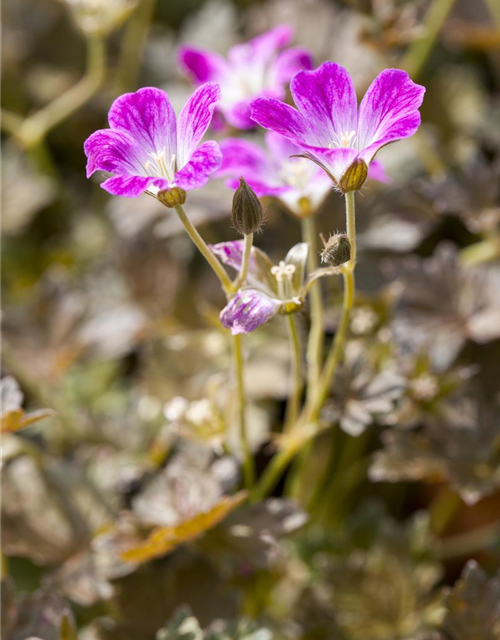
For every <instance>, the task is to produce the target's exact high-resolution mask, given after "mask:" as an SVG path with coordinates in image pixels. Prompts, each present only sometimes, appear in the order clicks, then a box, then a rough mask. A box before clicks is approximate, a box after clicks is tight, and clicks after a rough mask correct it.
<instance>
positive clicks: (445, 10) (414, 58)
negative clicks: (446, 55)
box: [401, 0, 455, 80]
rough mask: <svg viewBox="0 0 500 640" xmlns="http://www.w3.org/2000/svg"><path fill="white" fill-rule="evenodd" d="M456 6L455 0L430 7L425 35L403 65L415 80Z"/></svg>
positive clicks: (412, 48)
mask: <svg viewBox="0 0 500 640" xmlns="http://www.w3.org/2000/svg"><path fill="white" fill-rule="evenodd" d="M454 4H455V0H435V1H434V2H433V4H432V5H431V6H430V9H429V10H428V12H427V15H426V16H425V18H424V29H425V35H424V36H423V37H422V38H418V39H417V40H415V42H414V43H413V44H412V45H411V46H410V47H409V49H408V51H407V52H406V55H405V57H404V58H403V60H402V63H401V67H402V68H403V69H406V70H407V71H408V73H409V74H410V76H411V77H412V78H413V80H415V79H416V78H417V77H418V76H419V75H420V73H421V72H422V70H423V68H424V66H425V64H426V62H427V60H428V59H429V56H430V54H431V52H432V49H433V48H434V45H435V44H436V41H437V39H438V36H439V34H440V32H441V29H442V27H443V25H444V23H445V22H446V19H447V17H448V16H449V14H450V11H451V10H452V8H453V5H454Z"/></svg>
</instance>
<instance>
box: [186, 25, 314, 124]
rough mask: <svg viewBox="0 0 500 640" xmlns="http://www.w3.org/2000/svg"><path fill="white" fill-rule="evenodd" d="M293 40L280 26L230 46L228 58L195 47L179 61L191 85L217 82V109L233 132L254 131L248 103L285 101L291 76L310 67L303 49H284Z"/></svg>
mask: <svg viewBox="0 0 500 640" xmlns="http://www.w3.org/2000/svg"><path fill="white" fill-rule="evenodd" d="M292 38H293V31H292V29H291V28H290V27H288V26H287V25H280V26H278V27H276V28H274V29H271V30H270V31H268V32H267V33H263V34H262V35H260V36H258V37H257V38H254V39H253V40H249V41H248V42H246V43H244V44H238V45H236V46H234V47H231V48H230V49H229V51H228V54H227V58H224V57H223V56H221V55H219V54H218V53H215V52H214V51H208V50H205V49H200V48H198V47H191V46H183V47H180V49H179V54H178V61H179V67H180V69H181V71H182V72H183V73H184V74H186V75H187V76H188V77H189V78H190V79H191V80H193V82H195V83H196V84H200V83H203V82H207V80H211V81H214V82H217V83H219V85H220V87H221V89H222V100H221V101H220V103H219V105H218V107H217V109H218V110H219V111H220V113H221V114H222V115H223V117H224V118H225V120H226V122H227V123H228V124H229V125H231V126H232V127H235V128H236V129H253V128H255V122H254V121H253V120H252V119H251V117H250V102H251V101H252V100H253V99H254V98H257V97H259V96H274V97H275V98H284V97H285V93H286V87H287V85H288V83H289V82H290V79H291V78H292V76H293V75H294V74H295V73H296V72H297V71H299V70H300V69H310V68H311V67H312V57H311V54H310V53H309V51H307V50H306V49H304V48H303V47H290V48H286V47H287V45H288V44H290V41H291V40H292Z"/></svg>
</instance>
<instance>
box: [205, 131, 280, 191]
mask: <svg viewBox="0 0 500 640" xmlns="http://www.w3.org/2000/svg"><path fill="white" fill-rule="evenodd" d="M220 147H221V151H222V156H223V159H222V164H221V167H220V169H219V171H218V172H217V177H221V178H222V177H226V176H229V177H231V178H233V180H232V181H231V182H230V183H229V186H231V188H237V187H238V186H239V178H240V177H243V178H245V180H246V182H247V183H248V184H249V185H250V186H251V187H252V189H254V191H255V192H256V194H257V195H258V196H259V197H261V196H266V195H277V194H279V193H281V192H282V191H283V190H284V189H285V187H284V186H283V184H282V180H281V179H280V176H279V175H278V166H279V165H277V164H275V163H273V162H271V159H270V158H269V157H268V156H267V154H266V153H265V151H264V149H262V147H260V146H259V145H258V144H255V143H254V142H249V141H247V140H242V139H241V138H226V139H225V140H222V142H221V145H220Z"/></svg>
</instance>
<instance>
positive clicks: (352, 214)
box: [308, 191, 356, 421]
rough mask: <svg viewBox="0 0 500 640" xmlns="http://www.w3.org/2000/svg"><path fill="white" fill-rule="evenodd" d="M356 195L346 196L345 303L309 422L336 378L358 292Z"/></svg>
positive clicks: (343, 272) (319, 408)
mask: <svg viewBox="0 0 500 640" xmlns="http://www.w3.org/2000/svg"><path fill="white" fill-rule="evenodd" d="M354 193H355V192H354V191H349V192H347V193H346V194H345V204H346V227H347V235H348V237H349V242H350V244H351V258H350V260H349V262H348V263H347V264H346V265H345V267H343V269H342V276H343V278H344V301H343V304H342V313H341V316H340V321H339V326H338V328H337V331H336V333H335V338H334V340H333V344H332V347H331V349H330V353H329V354H328V356H327V359H326V363H325V367H324V369H323V372H322V374H321V378H320V381H319V389H318V393H317V395H316V396H315V398H314V403H313V404H312V408H311V410H310V415H309V418H308V421H311V420H312V421H316V420H317V419H318V417H319V412H320V411H321V408H322V407H323V404H324V403H325V400H326V398H327V397H328V391H329V388H330V385H331V383H332V380H333V378H334V376H335V371H336V369H337V365H338V364H339V362H340V360H341V358H342V355H343V352H344V346H345V342H346V338H347V331H348V329H349V318H350V315H351V309H352V305H353V303H354V294H355V290H356V285H355V280H354V269H355V266H356V209H355V202H354Z"/></svg>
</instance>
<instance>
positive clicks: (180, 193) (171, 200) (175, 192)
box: [157, 187, 186, 209]
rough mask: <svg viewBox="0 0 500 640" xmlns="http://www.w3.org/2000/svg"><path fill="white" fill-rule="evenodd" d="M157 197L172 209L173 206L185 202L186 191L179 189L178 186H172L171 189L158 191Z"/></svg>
mask: <svg viewBox="0 0 500 640" xmlns="http://www.w3.org/2000/svg"><path fill="white" fill-rule="evenodd" d="M157 198H158V200H159V201H160V202H161V203H162V204H164V205H165V206H166V207H168V208H169V209H172V208H173V207H176V206H177V205H179V204H184V203H185V202H186V192H185V191H184V189H180V188H179V187H173V188H172V189H165V191H160V192H159V193H158V195H157Z"/></svg>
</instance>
